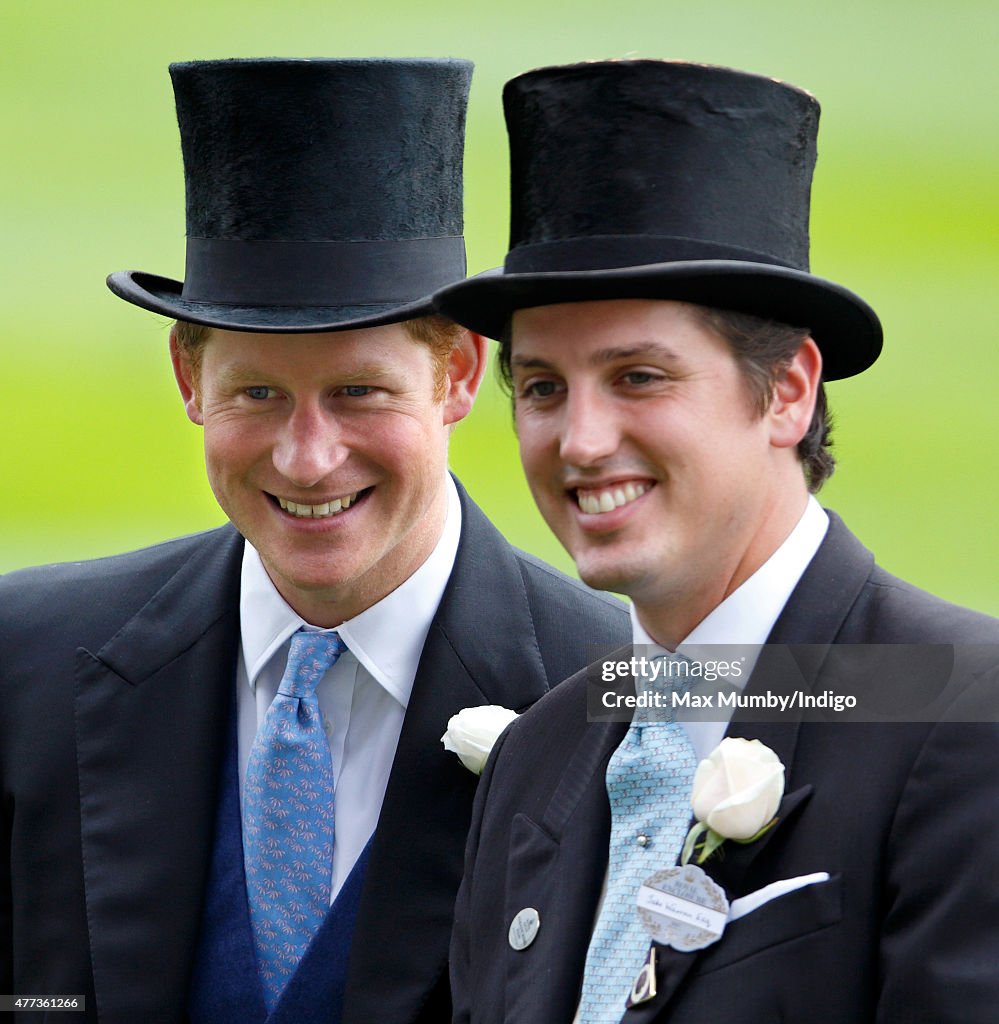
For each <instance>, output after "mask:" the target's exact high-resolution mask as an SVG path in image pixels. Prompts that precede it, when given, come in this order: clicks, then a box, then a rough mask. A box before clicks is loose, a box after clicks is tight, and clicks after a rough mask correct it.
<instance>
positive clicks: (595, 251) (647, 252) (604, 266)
mask: <svg viewBox="0 0 999 1024" xmlns="http://www.w3.org/2000/svg"><path fill="white" fill-rule="evenodd" d="M687 260H740V261H743V262H747V263H764V264H767V265H769V266H775V267H789V268H792V269H796V270H807V269H808V268H807V267H795V266H794V264H792V263H790V262H789V261H787V260H784V259H779V258H778V257H776V256H772V255H770V254H769V253H762V252H754V251H753V250H752V249H745V248H743V247H742V246H738V245H732V244H731V243H728V242H712V241H705V240H702V239H699V238H683V237H680V236H675V235H638V234H635V235H587V236H586V237H583V238H563V239H555V240H552V241H548V242H529V243H525V244H522V245H518V246H516V247H514V248H513V249H511V250H510V252H509V253H507V257H506V261H505V263H504V270H505V272H506V273H508V274H537V273H559V272H562V271H576V270H610V269H613V268H616V267H634V266H643V265H646V264H650V265H651V264H658V263H679V262H685V261H687Z"/></svg>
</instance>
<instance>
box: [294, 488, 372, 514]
mask: <svg viewBox="0 0 999 1024" xmlns="http://www.w3.org/2000/svg"><path fill="white" fill-rule="evenodd" d="M359 493H360V492H359V491H355V492H354V493H353V494H345V495H344V496H343V497H342V498H334V499H333V500H332V501H326V502H323V503H322V504H321V505H303V504H302V503H301V502H297V501H288V500H287V499H286V498H278V504H279V505H280V506H281V508H283V509H284V510H285V512H290V513H291V514H292V515H293V516H298V518H299V519H326V518H327V517H329V516H335V515H336V514H337V513H339V512H342V511H343V510H344V509H348V508H350V506H351V505H352V504H353V503H354V502H355V501H357V495H358V494H359Z"/></svg>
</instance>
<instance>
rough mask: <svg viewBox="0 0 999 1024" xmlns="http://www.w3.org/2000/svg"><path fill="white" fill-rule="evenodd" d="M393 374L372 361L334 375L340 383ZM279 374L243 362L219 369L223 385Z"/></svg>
mask: <svg viewBox="0 0 999 1024" xmlns="http://www.w3.org/2000/svg"><path fill="white" fill-rule="evenodd" d="M391 375H392V369H391V368H390V367H386V366H380V365H378V364H377V363H372V364H370V365H365V366H357V367H354V368H353V369H352V370H351V371H350V372H349V373H336V374H334V375H333V376H334V377H335V379H336V381H337V383H338V384H340V385H349V384H368V383H371V382H372V381H379V380H384V379H385V378H386V377H390V376H391ZM277 377H279V374H272V373H270V372H265V371H261V370H260V369H258V368H257V367H254V366H249V365H246V364H243V363H234V364H233V365H231V366H227V367H225V368H224V369H222V370H220V371H219V375H218V380H219V383H220V384H221V385H222V386H223V387H236V386H240V385H244V384H246V383H248V382H251V381H262V380H274V379H276V378H277Z"/></svg>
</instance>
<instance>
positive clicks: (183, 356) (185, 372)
mask: <svg viewBox="0 0 999 1024" xmlns="http://www.w3.org/2000/svg"><path fill="white" fill-rule="evenodd" d="M170 362H171V363H173V375H174V377H175V378H176V381H177V387H178V388H179V389H180V397H181V398H183V400H184V410H185V412H186V413H187V418H188V419H189V420H190V421H191V422H192V423H197V424H198V426H204V423H205V418H204V416H203V415H202V413H201V388H200V387H199V384H198V380H197V375H196V374H195V372H194V367H193V366H192V365H191V360H190V357H189V356H188V355H187V353H186V352H185V351H184V350H183V349H182V348H181V347H180V344H179V343H178V341H177V328H176V327H172V328H171V329H170Z"/></svg>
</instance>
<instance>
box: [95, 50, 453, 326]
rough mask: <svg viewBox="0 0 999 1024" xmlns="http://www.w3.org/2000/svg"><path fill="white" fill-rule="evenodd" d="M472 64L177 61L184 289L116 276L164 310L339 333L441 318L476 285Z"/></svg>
mask: <svg viewBox="0 0 999 1024" xmlns="http://www.w3.org/2000/svg"><path fill="white" fill-rule="evenodd" d="M471 74H472V65H471V64H470V63H469V62H468V61H464V60H280V59H263V60H222V61H195V62H192V63H186V64H171V65H170V75H171V77H172V79H173V86H174V93H175V95H176V98H177V120H178V123H179V125H180V139H181V147H182V149H183V153H184V174H185V180H186V187H187V269H186V274H185V279H184V283H183V284H181V283H180V282H178V281H172V280H169V279H167V278H164V277H157V276H155V275H153V274H145V273H141V272H140V271H123V272H121V273H117V274H112V275H111V276H110V277H109V278H108V287H109V288H110V289H111V290H112V291H113V292H114V293H115V294H116V295H119V296H121V298H123V299H125V300H127V301H128V302H133V303H135V305H137V306H142V307H144V308H145V309H151V310H153V311H155V312H157V313H165V314H166V315H168V316H171V317H176V318H180V319H183V320H188V321H191V322H192V323H198V324H207V325H209V326H212V327H224V328H229V329H232V330H245V331H288V332H300V331H332V330H342V329H347V328H353V327H366V326H373V325H375V324H384V323H395V322H398V321H401V320H407V319H410V318H412V317H417V316H423V315H425V314H427V313H432V312H433V308H432V306H431V304H430V301H429V297H430V295H431V294H432V293H433V291H434V290H435V289H437V288H440V287H441V286H442V285H445V284H448V283H450V282H453V281H457V280H460V279H461V278H463V277H464V276H465V243H464V239H463V238H462V151H463V146H464V137H465V105H466V102H467V98H468V86H469V82H470V80H471Z"/></svg>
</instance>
